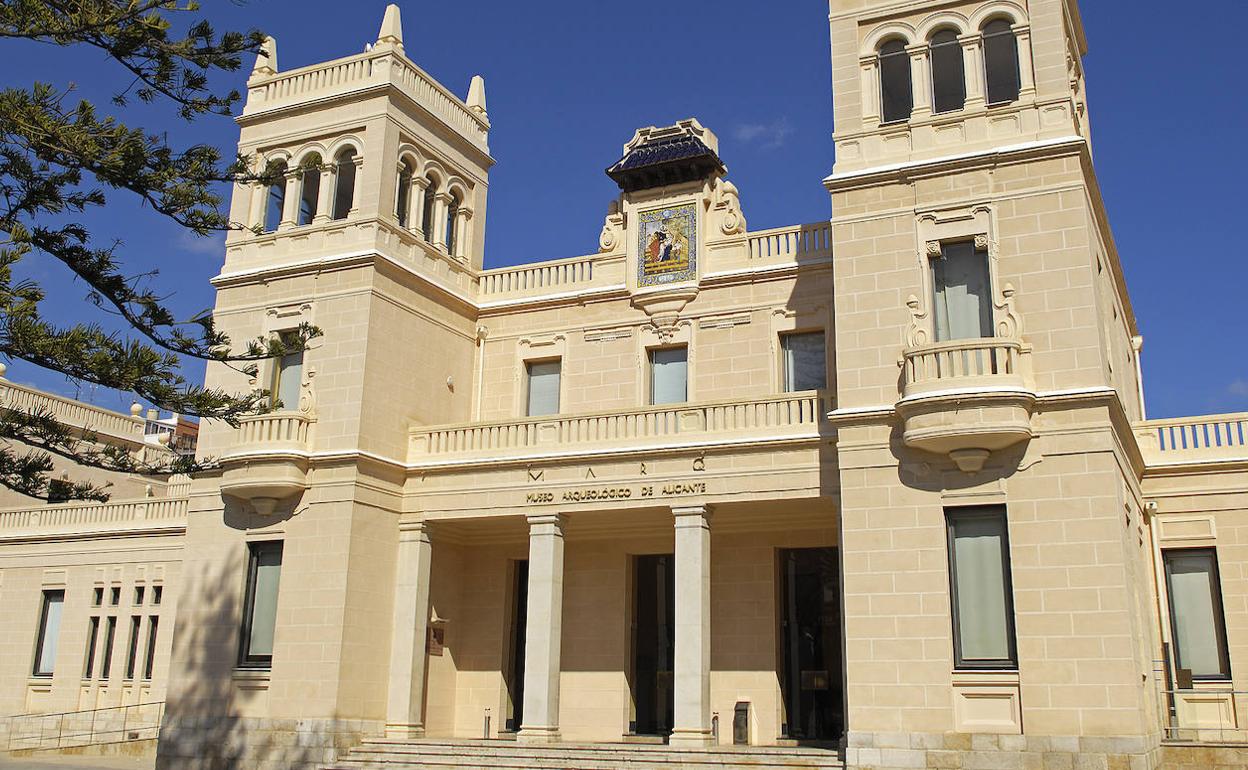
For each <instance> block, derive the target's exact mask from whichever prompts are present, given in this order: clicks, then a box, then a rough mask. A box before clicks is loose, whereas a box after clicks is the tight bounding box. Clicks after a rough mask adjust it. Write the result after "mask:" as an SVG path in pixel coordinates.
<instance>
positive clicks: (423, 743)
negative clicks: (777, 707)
mask: <svg viewBox="0 0 1248 770" xmlns="http://www.w3.org/2000/svg"><path fill="white" fill-rule="evenodd" d="M444 767H455V768H489V769H490V770H521V769H523V770H531V769H532V768H547V769H549V770H624V769H626V768H627V769H628V770H637V769H638V768H643V769H649V770H662V769H663V768H668V767H679V768H683V770H789V769H790V768H822V769H826V770H841V768H843V767H844V765H842V764H841V761H840V758H839V756H838V755H837V752H836V751H834V750H831V749H816V748H805V747H803V748H782V747H770V746H741V747H735V746H725V747H720V748H715V749H690V748H672V747H670V746H663V745H647V744H632V743H629V744H624V743H595V744H589V743H560V744H556V745H548V746H547V745H532V744H520V743H514V742H511V741H485V740H450V739H446V740H438V739H432V738H428V739H422V740H391V739H375V740H367V741H365V742H364V743H362V744H361V745H359V746H356V747H355V748H353V749H351V750H350V751H349V752H347V753H346V754H345V755H344V756H343V757H342V758H340V759H339V760H338V761H337V762H335V763H333V764H332V765H329V766H328V767H327V768H326V770H407V769H408V768H410V769H412V770H415V769H416V768H444Z"/></svg>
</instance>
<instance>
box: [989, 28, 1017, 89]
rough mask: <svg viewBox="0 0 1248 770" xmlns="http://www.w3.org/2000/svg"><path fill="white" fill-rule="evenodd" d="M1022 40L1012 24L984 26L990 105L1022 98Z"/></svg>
mask: <svg viewBox="0 0 1248 770" xmlns="http://www.w3.org/2000/svg"><path fill="white" fill-rule="evenodd" d="M1018 67H1019V63H1018V40H1017V39H1016V38H1015V37H1014V30H1012V29H1010V23H1009V22H1008V21H1004V20H1001V19H998V20H997V21H994V22H991V23H989V24H988V26H986V27H984V77H985V79H986V80H987V81H988V103H989V104H1005V103H1006V102H1012V101H1015V100H1017V99H1018V89H1019V76H1018Z"/></svg>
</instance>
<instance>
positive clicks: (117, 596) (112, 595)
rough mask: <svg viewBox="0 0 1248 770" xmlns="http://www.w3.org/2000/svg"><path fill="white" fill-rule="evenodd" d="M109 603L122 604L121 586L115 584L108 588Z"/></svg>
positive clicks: (111, 604) (113, 605) (112, 604)
mask: <svg viewBox="0 0 1248 770" xmlns="http://www.w3.org/2000/svg"><path fill="white" fill-rule="evenodd" d="M108 603H109V605H110V606H112V607H116V606H117V605H118V604H121V586H113V587H112V588H110V589H108Z"/></svg>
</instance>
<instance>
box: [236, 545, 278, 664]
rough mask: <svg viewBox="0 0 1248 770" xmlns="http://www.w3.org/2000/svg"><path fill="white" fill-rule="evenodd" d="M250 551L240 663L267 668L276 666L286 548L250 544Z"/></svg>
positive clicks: (248, 547)
mask: <svg viewBox="0 0 1248 770" xmlns="http://www.w3.org/2000/svg"><path fill="white" fill-rule="evenodd" d="M247 549H248V553H249V558H248V565H247V595H246V601H245V602H244V605H243V638H242V645H241V648H242V649H241V650H240V652H239V660H238V662H239V665H240V666H253V667H257V668H267V667H268V666H270V665H272V663H273V631H274V628H275V626H276V625H277V586H278V578H279V577H280V575H281V571H282V544H281V542H280V541H272V542H266V543H250V544H248V546H247Z"/></svg>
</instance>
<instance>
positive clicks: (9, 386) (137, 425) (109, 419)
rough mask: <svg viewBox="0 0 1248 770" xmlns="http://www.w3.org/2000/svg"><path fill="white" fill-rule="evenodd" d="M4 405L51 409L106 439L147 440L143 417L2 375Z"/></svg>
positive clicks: (68, 422) (69, 422) (0, 394)
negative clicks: (8, 378)
mask: <svg viewBox="0 0 1248 770" xmlns="http://www.w3.org/2000/svg"><path fill="white" fill-rule="evenodd" d="M0 407H3V408H6V409H13V410H15V411H20V412H25V413H32V412H40V411H41V412H47V413H50V414H51V415H52V416H53V417H55V418H56V419H57V420H58V421H60V422H61V423H63V424H65V425H67V426H69V427H71V428H76V429H78V430H80V431H83V432H90V433H95V434H97V435H98V436H99V437H100V438H101V439H104V440H107V439H117V440H120V441H124V442H126V443H130V444H136V445H141V444H142V443H143V424H144V423H143V418H141V417H134V416H131V415H127V414H121V413H120V412H114V411H111V410H109V409H102V408H100V407H98V406H92V405H91V404H84V403H82V402H81V401H74V400H73V399H70V398H64V397H62V396H57V395H53V394H51V393H44V392H43V391H40V390H35V389H34V388H28V387H26V386H24V385H18V384H17V383H15V382H10V381H8V380H5V379H0Z"/></svg>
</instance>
